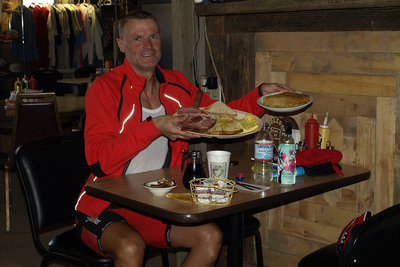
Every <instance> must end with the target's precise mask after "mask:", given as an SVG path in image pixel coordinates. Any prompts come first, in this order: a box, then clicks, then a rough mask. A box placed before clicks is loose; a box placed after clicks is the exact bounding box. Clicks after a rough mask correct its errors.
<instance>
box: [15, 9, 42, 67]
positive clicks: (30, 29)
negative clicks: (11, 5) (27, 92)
mask: <svg viewBox="0 0 400 267" xmlns="http://www.w3.org/2000/svg"><path fill="white" fill-rule="evenodd" d="M21 10H22V13H23V20H24V29H23V30H24V31H23V36H22V21H21ZM11 29H13V30H16V31H17V32H18V40H17V41H16V42H12V43H11V55H12V57H13V59H18V60H20V61H26V62H33V61H35V60H36V59H37V44H36V34H35V28H34V26H33V14H32V10H30V9H29V8H27V7H26V6H18V7H17V8H16V9H15V10H14V12H13V14H12V20H11ZM22 38H24V44H23V42H22Z"/></svg>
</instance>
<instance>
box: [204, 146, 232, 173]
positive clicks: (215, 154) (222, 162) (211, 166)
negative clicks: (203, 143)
mask: <svg viewBox="0 0 400 267" xmlns="http://www.w3.org/2000/svg"><path fill="white" fill-rule="evenodd" d="M230 159H231V152H229V151H223V150H211V151H208V152H207V164H208V174H209V177H213V176H215V177H217V178H223V179H227V178H228V172H229V162H230Z"/></svg>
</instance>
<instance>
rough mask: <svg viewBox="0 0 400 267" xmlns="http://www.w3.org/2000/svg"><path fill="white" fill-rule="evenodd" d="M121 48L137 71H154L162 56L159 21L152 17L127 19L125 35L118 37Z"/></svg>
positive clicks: (140, 72)
mask: <svg viewBox="0 0 400 267" xmlns="http://www.w3.org/2000/svg"><path fill="white" fill-rule="evenodd" d="M117 41H118V46H119V48H120V50H121V51H122V52H123V53H125V57H126V59H127V60H128V62H129V63H130V64H131V66H132V68H133V69H134V70H135V72H136V73H138V74H139V75H140V74H143V73H147V72H149V71H154V67H155V66H156V65H157V63H158V62H159V61H160V58H161V40H160V33H159V31H158V25H157V23H156V22H155V21H154V20H152V19H141V20H138V19H131V20H129V21H127V23H126V25H125V28H124V32H123V36H122V38H121V39H118V40H117Z"/></svg>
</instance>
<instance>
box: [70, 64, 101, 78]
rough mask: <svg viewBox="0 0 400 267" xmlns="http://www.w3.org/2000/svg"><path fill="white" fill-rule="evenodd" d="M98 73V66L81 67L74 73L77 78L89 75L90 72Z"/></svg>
mask: <svg viewBox="0 0 400 267" xmlns="http://www.w3.org/2000/svg"><path fill="white" fill-rule="evenodd" d="M95 73H96V67H94V66H93V67H90V66H89V67H80V68H77V69H76V70H75V71H74V75H75V77H76V78H83V77H89V76H90V74H95Z"/></svg>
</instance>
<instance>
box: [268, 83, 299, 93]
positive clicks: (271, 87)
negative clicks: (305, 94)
mask: <svg viewBox="0 0 400 267" xmlns="http://www.w3.org/2000/svg"><path fill="white" fill-rule="evenodd" d="M261 90H262V94H263V95H266V94H270V93H274V92H290V91H294V90H293V89H292V88H290V87H288V86H287V85H285V84H282V83H264V84H263V85H262V87H261Z"/></svg>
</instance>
